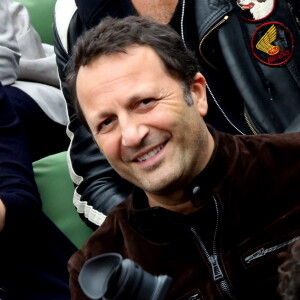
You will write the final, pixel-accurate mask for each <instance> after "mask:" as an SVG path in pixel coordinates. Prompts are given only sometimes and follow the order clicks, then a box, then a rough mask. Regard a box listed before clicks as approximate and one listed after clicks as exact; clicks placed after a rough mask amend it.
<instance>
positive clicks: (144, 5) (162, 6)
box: [131, 0, 178, 24]
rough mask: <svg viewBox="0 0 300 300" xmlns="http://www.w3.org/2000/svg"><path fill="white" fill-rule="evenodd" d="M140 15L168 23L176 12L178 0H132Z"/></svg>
mask: <svg viewBox="0 0 300 300" xmlns="http://www.w3.org/2000/svg"><path fill="white" fill-rule="evenodd" d="M131 2H132V4H133V6H134V7H135V9H136V11H137V12H138V14H139V15H140V16H144V17H148V18H151V19H152V20H154V21H155V22H158V23H161V24H168V23H169V22H170V20H171V18H172V16H173V14H174V11H175V9H176V6H177V3H178V0H131Z"/></svg>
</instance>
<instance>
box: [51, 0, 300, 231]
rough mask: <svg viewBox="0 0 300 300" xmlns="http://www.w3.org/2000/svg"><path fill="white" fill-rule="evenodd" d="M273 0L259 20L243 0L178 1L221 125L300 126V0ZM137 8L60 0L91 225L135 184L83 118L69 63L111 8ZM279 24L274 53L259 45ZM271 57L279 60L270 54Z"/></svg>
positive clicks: (61, 56)
mask: <svg viewBox="0 0 300 300" xmlns="http://www.w3.org/2000/svg"><path fill="white" fill-rule="evenodd" d="M268 1H270V0H268ZM254 2H256V1H254ZM274 2H275V4H274V9H273V10H272V12H271V13H270V14H269V15H268V16H267V18H263V19H261V20H258V21H253V20H249V16H247V15H246V16H245V15H244V11H243V10H242V9H241V8H240V7H239V6H238V5H237V1H236V0H189V1H184V0H181V1H179V4H178V7H177V9H176V12H175V14H174V17H173V19H172V21H171V25H172V26H173V27H174V28H175V29H176V30H177V31H178V32H179V33H180V34H181V36H182V39H183V40H184V42H185V44H186V45H187V47H189V48H190V49H192V51H194V53H195V54H196V55H197V57H198V58H199V70H200V71H201V72H202V73H203V74H204V76H205V77H206V80H207V90H208V102H209V113H208V116H207V117H206V121H207V122H208V123H210V124H212V125H213V126H214V127H216V128H217V129H219V130H222V131H226V132H229V133H233V134H237V133H240V134H251V133H257V132H266V133H273V132H284V131H298V130H299V128H300V114H299V112H300V88H299V86H300V67H299V65H300V50H299V49H300V37H299V32H298V27H297V24H296V18H295V14H294V13H293V9H294V11H296V10H297V6H299V1H298V0H295V1H293V2H294V3H293V6H291V4H290V2H289V1H286V0H277V1H276V0H274ZM134 14H136V11H135V9H134V7H133V6H132V4H131V2H130V1H125V0H122V1H121V0H110V1H108V0H106V1H105V0H94V1H85V0H76V3H75V1H74V0H58V1H57V4H56V10H55V20H54V35H55V51H56V55H57V65H58V71H59V76H60V79H61V84H62V89H63V93H64V95H65V98H66V101H67V104H68V113H69V119H70V123H69V126H68V129H69V131H68V133H69V136H70V138H71V145H70V151H69V155H70V160H69V161H70V174H71V177H72V179H73V181H74V183H75V185H76V190H75V194H74V199H73V201H74V204H75V206H76V208H77V210H78V212H79V213H81V216H84V220H85V221H87V222H88V223H89V224H90V225H91V226H94V225H95V224H96V225H100V224H101V223H102V221H103V219H104V217H105V215H106V214H107V213H108V212H109V211H110V210H111V209H112V208H113V207H115V206H116V205H117V204H118V203H120V202H121V201H123V199H124V198H125V197H126V196H127V195H128V194H129V193H130V192H131V190H132V186H131V184H129V183H128V182H126V181H125V180H123V179H122V178H120V177H119V176H118V174H116V172H115V171H113V170H112V168H111V167H110V165H109V164H108V162H107V161H106V159H105V158H104V157H103V155H102V154H101V153H100V152H99V149H98V147H97V145H96V144H95V143H94V141H93V140H92V137H91V135H90V133H89V132H88V131H87V130H86V129H85V128H84V126H83V125H82V124H80V122H79V121H78V119H77V118H76V114H75V110H74V106H73V102H72V99H71V97H70V95H69V92H68V89H67V87H66V84H65V68H66V66H67V64H68V61H69V59H70V55H71V53H72V47H73V45H74V44H75V42H76V39H77V37H78V36H79V35H80V34H81V33H82V32H83V31H84V30H87V29H89V28H91V27H93V26H95V25H96V24H97V23H98V22H99V20H101V18H103V17H104V16H107V15H110V16H113V17H125V16H127V15H134ZM273 24H274V26H275V36H276V38H275V39H273V40H272V41H270V43H269V44H271V46H273V47H275V48H274V49H275V50H276V49H277V53H276V54H274V53H275V52H276V51H275V50H274V49H273V53H271V54H272V55H269V54H266V53H265V52H263V51H260V50H257V48H256V45H257V44H261V43H259V42H260V41H261V40H264V38H263V37H266V36H267V37H270V34H268V33H266V32H267V31H268V29H269V28H270V27H271V26H272V25H273ZM272 30H273V31H272V33H273V36H274V29H272ZM259 51H260V52H259ZM275 55H277V56H275ZM269 57H271V58H272V60H271V59H270V60H269V61H268V59H269Z"/></svg>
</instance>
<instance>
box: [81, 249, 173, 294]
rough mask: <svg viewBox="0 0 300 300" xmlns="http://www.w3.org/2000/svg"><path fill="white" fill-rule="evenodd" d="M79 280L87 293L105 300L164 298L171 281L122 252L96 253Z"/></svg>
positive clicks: (85, 265)
mask: <svg viewBox="0 0 300 300" xmlns="http://www.w3.org/2000/svg"><path fill="white" fill-rule="evenodd" d="M78 279H79V284H80V287H81V289H82V290H83V292H84V293H85V295H86V296H88V297H89V298H91V299H94V300H96V299H102V300H121V299H122V300H129V299H130V300H163V299H164V298H165V296H166V293H167V291H168V288H169V286H170V283H171V278H170V277H169V276H167V275H158V276H155V275H152V274H150V273H148V272H146V271H145V270H143V269H142V268H141V266H140V265H138V264H137V263H135V262H133V261H132V260H130V259H127V258H126V259H123V258H122V256H121V255H120V254H118V253H107V254H102V255H98V256H95V257H93V258H91V259H89V260H88V261H86V262H85V264H84V265H83V267H82V269H81V271H80V273H79V278H78Z"/></svg>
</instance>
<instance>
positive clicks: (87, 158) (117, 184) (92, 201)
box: [54, 0, 132, 228]
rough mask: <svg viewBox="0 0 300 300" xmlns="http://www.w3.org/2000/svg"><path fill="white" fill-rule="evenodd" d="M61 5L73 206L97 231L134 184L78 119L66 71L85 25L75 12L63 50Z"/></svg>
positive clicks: (59, 45)
mask: <svg viewBox="0 0 300 300" xmlns="http://www.w3.org/2000/svg"><path fill="white" fill-rule="evenodd" d="M63 1H65V3H66V2H74V1H73V0H71V1H69V0H67V1H66V0H62V1H58V2H63ZM58 2H57V4H56V13H55V19H54V41H55V42H54V48H55V53H56V56H57V66H58V72H59V77H60V80H61V87H62V90H63V94H64V96H65V99H66V102H67V106H68V115H69V124H68V136H69V137H70V147H69V151H68V152H69V153H68V154H69V161H68V165H69V171H70V176H71V178H72V180H73V182H74V184H75V192H74V198H73V203H74V205H75V207H76V209H77V211H78V213H79V214H80V216H81V217H82V218H83V220H84V221H85V222H86V223H87V224H88V225H89V226H90V227H92V228H95V227H96V226H99V225H101V223H102V222H103V220H104V218H105V215H106V214H107V213H108V212H109V211H110V210H111V209H112V208H114V207H115V206H116V205H117V204H119V203H120V202H121V201H123V200H124V199H125V198H126V197H127V196H128V195H129V193H130V192H131V190H132V185H131V184H129V183H128V182H127V181H125V180H124V179H122V178H121V177H120V176H119V175H118V174H117V173H116V172H115V171H114V170H113V169H112V167H111V166H110V165H109V163H108V162H107V160H106V159H105V157H104V156H103V155H102V153H101V152H100V150H99V148H98V146H97V145H96V143H95V142H94V140H93V139H92V136H91V134H90V133H89V132H88V130H87V129H86V128H85V127H84V126H83V125H82V124H81V123H80V121H79V120H78V119H77V117H76V113H75V108H74V105H73V101H72V99H71V97H70V93H69V91H68V88H67V85H66V82H65V76H66V73H65V70H66V66H67V64H68V62H69V59H70V56H71V51H70V50H69V49H72V46H73V45H74V43H75V42H76V39H77V37H78V36H79V35H80V33H81V31H82V26H78V24H79V25H80V18H79V16H78V14H77V12H76V9H74V14H73V15H72V16H71V18H70V20H69V21H70V23H69V24H67V26H65V28H66V31H65V34H66V36H65V37H66V38H67V39H68V46H67V47H64V45H63V41H62V40H61V36H62V28H60V26H61V23H60V21H59V20H58V19H57V18H58V12H57V11H58V10H59V11H60V12H61V11H62V10H63V9H62V8H61V7H57V5H58ZM74 4H75V3H74ZM64 5H66V4H64ZM64 13H65V11H64ZM64 19H65V18H64ZM62 27H63V26H62Z"/></svg>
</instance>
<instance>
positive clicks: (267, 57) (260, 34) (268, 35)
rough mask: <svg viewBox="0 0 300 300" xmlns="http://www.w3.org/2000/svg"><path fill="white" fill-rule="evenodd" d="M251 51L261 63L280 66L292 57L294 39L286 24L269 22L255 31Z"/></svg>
mask: <svg viewBox="0 0 300 300" xmlns="http://www.w3.org/2000/svg"><path fill="white" fill-rule="evenodd" d="M251 50H252V53H253V55H254V56H255V57H256V58H257V59H258V60H259V61H260V62H262V63H264V64H266V65H270V66H280V65H283V64H285V63H286V62H287V61H289V60H290V58H291V57H292V55H293V50H294V39H293V36H292V33H291V32H290V30H289V29H288V28H287V27H286V26H285V25H284V24H282V23H279V22H268V23H265V24H262V25H261V26H259V27H258V28H257V29H256V30H255V32H254V34H253V36H252V38H251Z"/></svg>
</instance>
